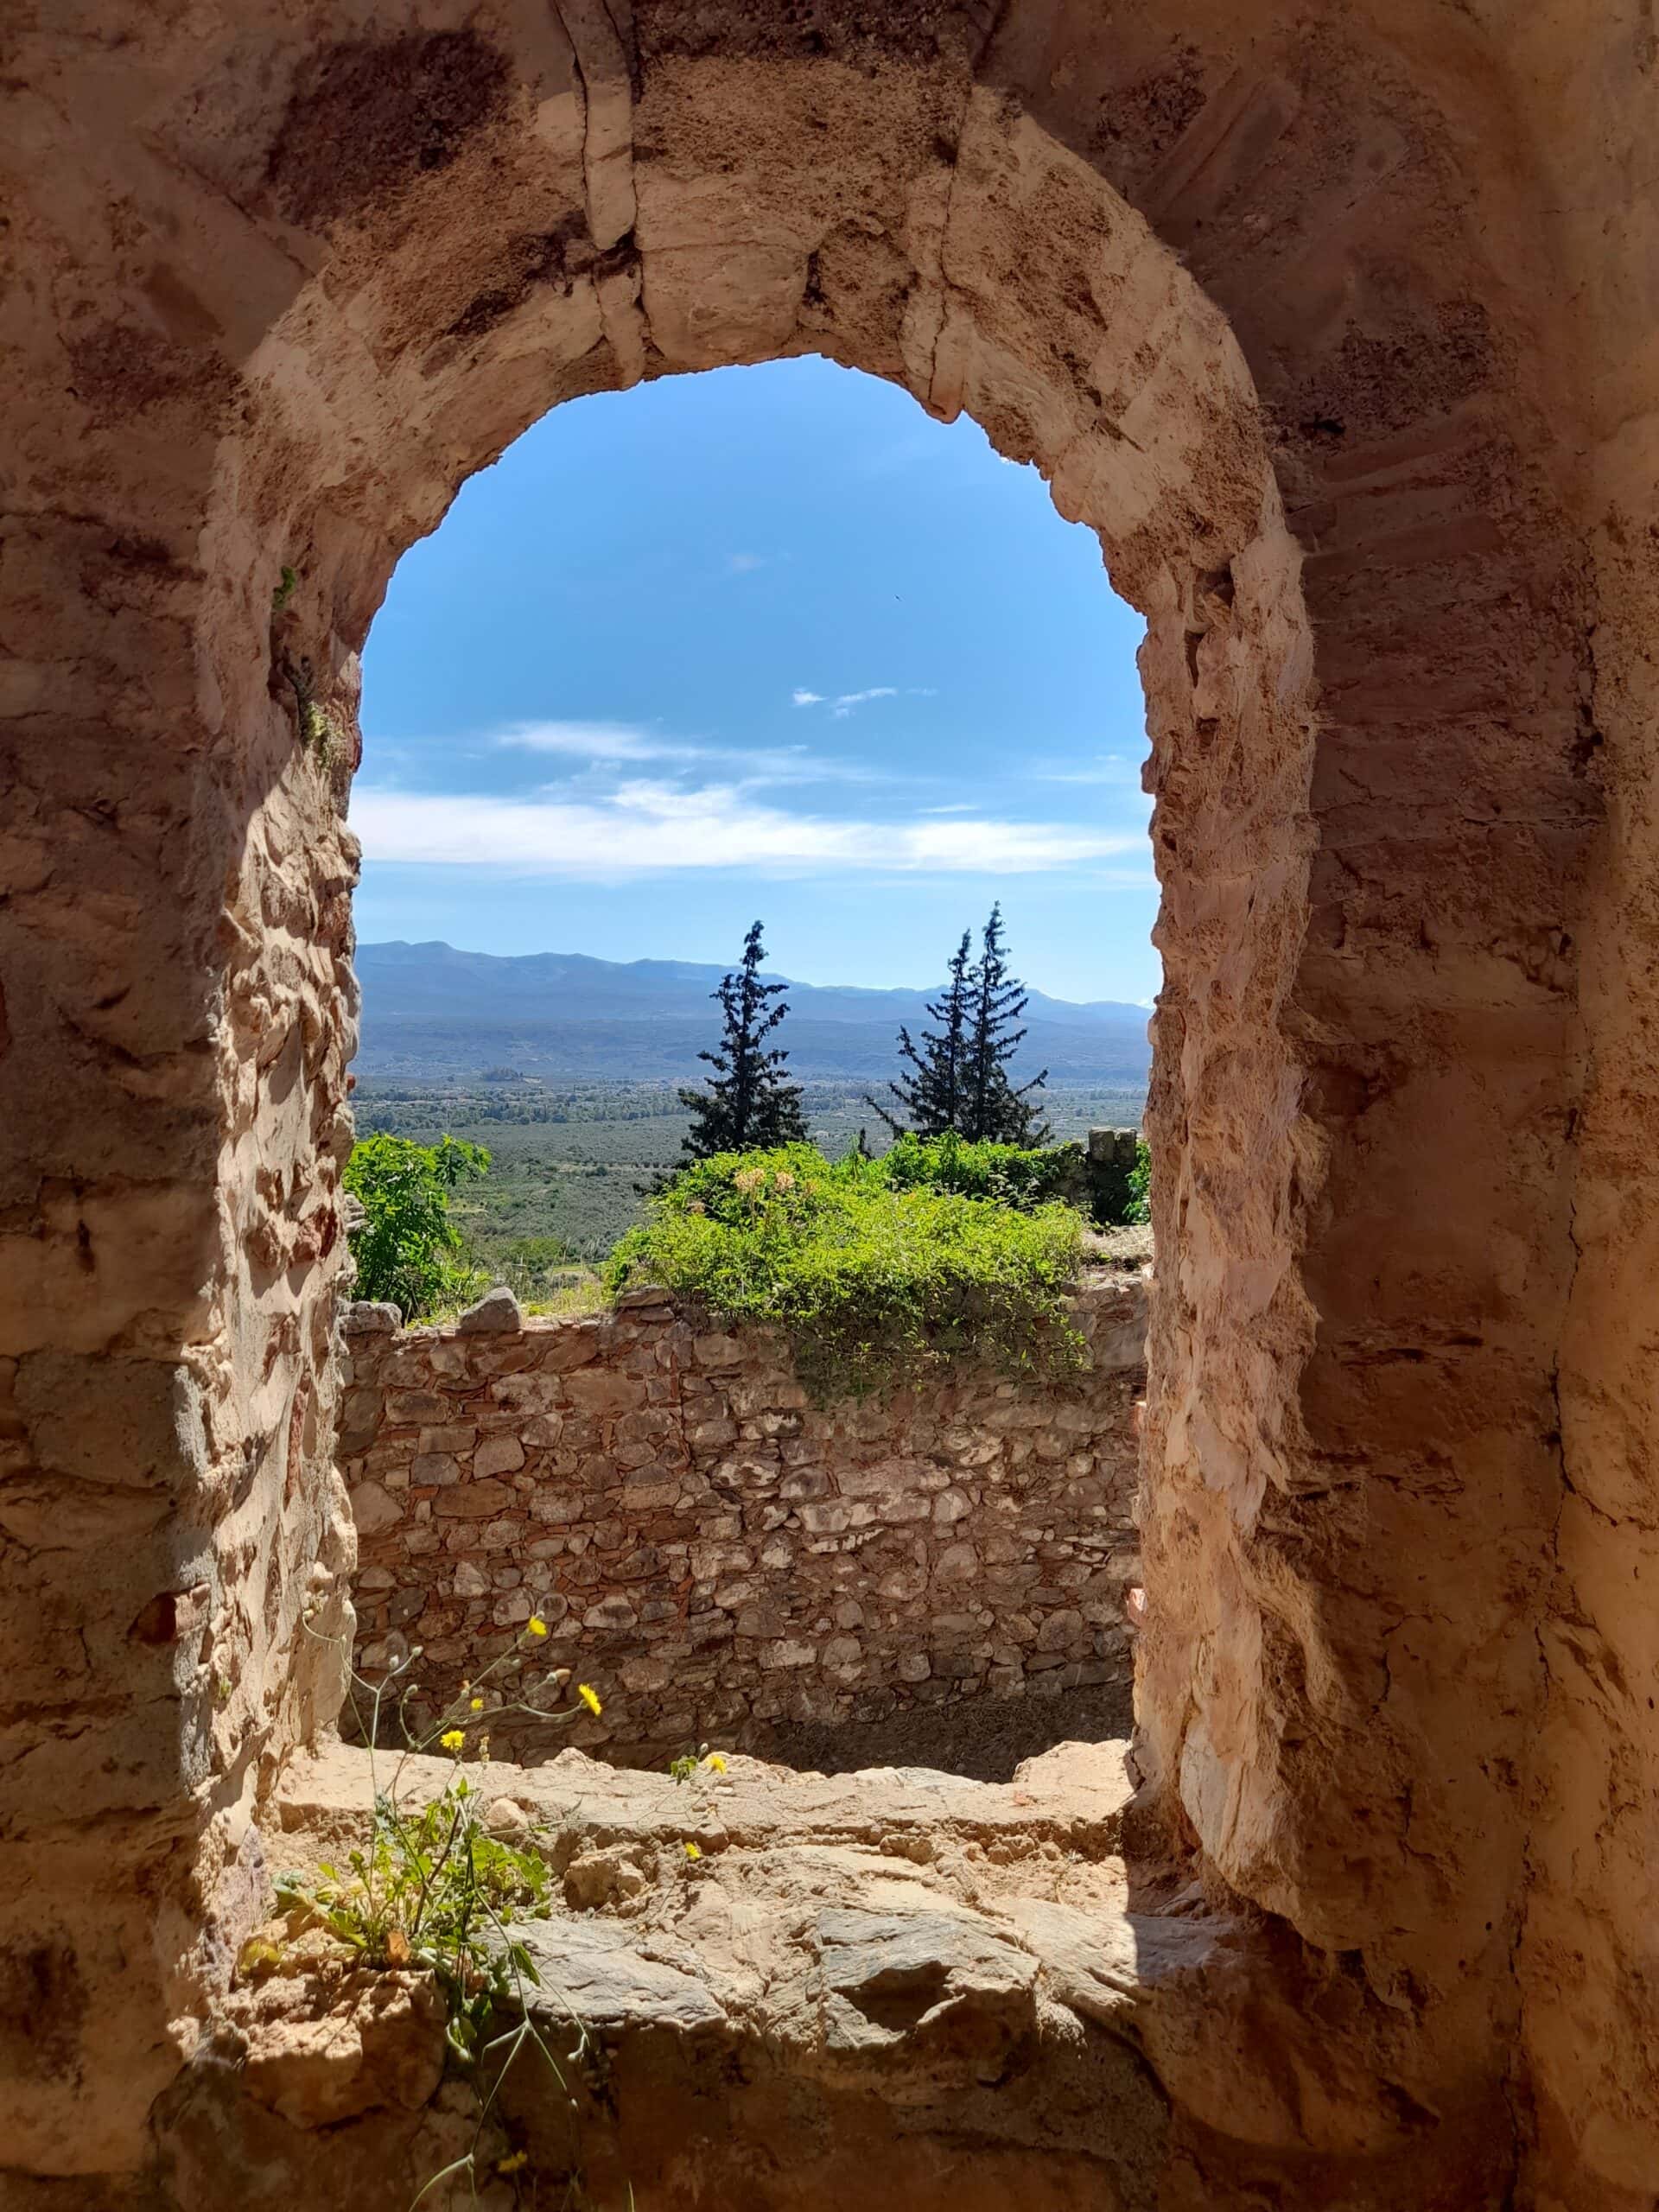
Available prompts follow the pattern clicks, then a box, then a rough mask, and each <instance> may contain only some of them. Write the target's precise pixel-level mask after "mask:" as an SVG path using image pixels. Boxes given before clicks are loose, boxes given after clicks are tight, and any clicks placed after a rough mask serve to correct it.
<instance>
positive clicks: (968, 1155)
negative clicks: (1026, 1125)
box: [875, 1129, 1083, 1210]
mask: <svg viewBox="0 0 1659 2212" xmlns="http://www.w3.org/2000/svg"><path fill="white" fill-rule="evenodd" d="M875 1164H876V1166H878V1167H879V1168H880V1171H881V1173H883V1174H884V1175H885V1176H886V1178H887V1181H888V1182H889V1183H890V1184H891V1185H893V1188H894V1189H895V1190H916V1189H920V1188H925V1189H929V1190H935V1191H955V1192H958V1193H959V1194H960V1195H961V1196H962V1197H963V1198H990V1199H993V1200H995V1202H996V1204H998V1205H1005V1206H1018V1207H1020V1208H1021V1209H1022V1210H1024V1209H1029V1208H1030V1207H1032V1206H1039V1205H1047V1204H1049V1203H1050V1202H1051V1201H1052V1200H1053V1199H1056V1198H1064V1199H1068V1200H1071V1199H1075V1198H1076V1197H1077V1195H1078V1192H1079V1190H1080V1187H1081V1185H1082V1181H1083V1154H1082V1153H1081V1152H1080V1151H1079V1149H1078V1147H1077V1146H1076V1145H1074V1144H1069V1145H1033V1146H1023V1145H1017V1144H993V1143H992V1142H990V1141H989V1140H987V1141H984V1142H983V1143H981V1144H974V1143H970V1142H969V1140H968V1138H966V1137H963V1136H958V1135H957V1133H956V1131H955V1130H954V1129H947V1130H946V1131H945V1133H944V1135H943V1136H938V1137H918V1136H916V1135H913V1134H912V1133H911V1132H910V1131H908V1130H906V1132H905V1134H904V1135H901V1136H900V1137H899V1139H898V1141H897V1142H896V1143H895V1144H894V1145H893V1148H892V1150H891V1151H889V1152H887V1153H884V1154H882V1156H881V1158H880V1160H877V1162H876V1163H875Z"/></svg>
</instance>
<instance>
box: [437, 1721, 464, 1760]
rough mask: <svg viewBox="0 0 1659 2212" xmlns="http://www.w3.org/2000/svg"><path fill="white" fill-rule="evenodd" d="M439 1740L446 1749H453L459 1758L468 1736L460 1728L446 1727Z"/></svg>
mask: <svg viewBox="0 0 1659 2212" xmlns="http://www.w3.org/2000/svg"><path fill="white" fill-rule="evenodd" d="M438 1741H439V1743H440V1744H442V1746H443V1748H444V1750H445V1751H453V1752H454V1755H455V1757H456V1758H460V1757H461V1751H462V1750H463V1748H464V1746H465V1745H466V1742H467V1738H465V1736H463V1735H462V1734H461V1731H460V1729H459V1728H446V1729H445V1730H444V1732H443V1733H442V1736H440V1737H439V1738H438Z"/></svg>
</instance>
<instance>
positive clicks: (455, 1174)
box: [341, 1136, 490, 1321]
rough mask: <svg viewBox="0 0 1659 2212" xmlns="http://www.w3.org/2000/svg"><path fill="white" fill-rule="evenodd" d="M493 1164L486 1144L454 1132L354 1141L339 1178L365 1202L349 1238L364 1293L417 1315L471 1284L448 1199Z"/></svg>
mask: <svg viewBox="0 0 1659 2212" xmlns="http://www.w3.org/2000/svg"><path fill="white" fill-rule="evenodd" d="M489 1165H490V1155H489V1154H488V1153H487V1152H486V1151H485V1149H484V1147H483V1146H482V1145H477V1144H462V1143H460V1142H458V1141H457V1140H456V1139H455V1138H454V1137H444V1138H442V1139H441V1140H440V1141H439V1142H438V1143H436V1144H416V1142H415V1141H414V1140H413V1139H412V1138H410V1137H393V1136H372V1137H365V1138H364V1139H363V1140H362V1141H361V1142H360V1143H359V1144H358V1145H357V1146H356V1147H355V1148H354V1149H353V1153H352V1156H351V1158H350V1160H347V1161H346V1173H345V1174H344V1175H343V1176H342V1177H341V1181H342V1182H343V1183H344V1184H345V1186H346V1190H347V1191H349V1192H351V1194H352V1196H353V1198H356V1199H358V1200H359V1203H360V1204H361V1205H362V1208H363V1216H364V1217H363V1219H362V1221H361V1222H360V1223H359V1224H358V1226H357V1227H356V1228H355V1229H353V1230H352V1232H351V1238H350V1242H351V1247H352V1257H353V1259H354V1260H355V1261H356V1262H357V1290H358V1295H359V1298H372V1299H384V1300H387V1301H388V1302H389V1303H390V1304H391V1305H393V1306H396V1307H397V1310H398V1312H399V1313H401V1314H402V1316H403V1318H404V1320H405V1321H412V1320H414V1319H416V1317H417V1316H418V1315H420V1314H423V1313H430V1312H431V1311H432V1309H433V1307H434V1306H438V1305H441V1304H442V1302H443V1300H444V1299H445V1297H446V1295H447V1294H456V1293H459V1292H461V1291H462V1290H464V1289H465V1288H466V1287H470V1285H471V1282H472V1274H471V1271H470V1270H467V1269H462V1268H458V1267H457V1266H456V1264H455V1254H456V1253H457V1252H458V1251H459V1250H460V1249H461V1230H460V1229H459V1228H458V1227H457V1226H456V1224H455V1223H454V1221H452V1220H451V1219H450V1216H449V1200H450V1195H451V1193H452V1192H454V1189H455V1186H456V1185H457V1184H459V1183H461V1182H463V1181H466V1180H467V1179H470V1178H471V1177H474V1176H479V1175H483V1174H486V1173H488V1170H489Z"/></svg>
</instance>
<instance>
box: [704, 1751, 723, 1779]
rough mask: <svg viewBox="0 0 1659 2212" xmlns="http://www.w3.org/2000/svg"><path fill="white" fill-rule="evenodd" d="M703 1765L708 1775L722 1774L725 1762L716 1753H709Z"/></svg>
mask: <svg viewBox="0 0 1659 2212" xmlns="http://www.w3.org/2000/svg"><path fill="white" fill-rule="evenodd" d="M703 1764H704V1766H706V1767H707V1768H708V1770H709V1773H710V1774H724V1773H725V1771H726V1762H725V1760H724V1759H723V1758H721V1756H720V1753H719V1752H718V1751H710V1752H709V1756H708V1758H706V1759H704V1761H703Z"/></svg>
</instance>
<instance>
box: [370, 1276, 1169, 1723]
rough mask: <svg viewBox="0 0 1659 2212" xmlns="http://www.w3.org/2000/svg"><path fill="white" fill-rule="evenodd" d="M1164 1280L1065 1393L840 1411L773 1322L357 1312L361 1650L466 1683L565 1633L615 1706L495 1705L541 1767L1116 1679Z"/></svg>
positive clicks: (959, 1381)
mask: <svg viewBox="0 0 1659 2212" xmlns="http://www.w3.org/2000/svg"><path fill="white" fill-rule="evenodd" d="M1146 1295H1147V1286H1146V1284H1145V1283H1144V1282H1143V1281H1141V1280H1140V1279H1139V1278H1138V1277H1127V1276H1124V1275H1122V1274H1114V1275H1111V1276H1109V1277H1105V1278H1103V1279H1101V1280H1098V1281H1094V1282H1091V1283H1090V1285H1088V1286H1087V1287H1085V1288H1084V1290H1083V1291H1082V1292H1081V1293H1080V1294H1079V1296H1078V1298H1077V1304H1076V1314H1077V1322H1078V1324H1079V1325H1080V1327H1081V1329H1082V1331H1083V1332H1084V1336H1085V1338H1086V1340H1087V1342H1088V1344H1089V1348H1090V1369H1089V1370H1088V1372H1087V1373H1086V1374H1084V1376H1081V1377H1080V1378H1079V1380H1078V1382H1077V1384H1076V1386H1075V1387H1073V1388H1071V1389H1068V1390H1065V1391H1064V1392H1056V1391H1054V1390H1053V1389H1052V1388H1048V1387H1038V1386H1035V1385H1029V1386H1028V1385H1023V1384H1020V1385H1016V1384H1015V1383H1010V1382H1007V1381H1004V1380H1002V1379H1001V1378H1000V1377H999V1376H996V1375H995V1373H992V1372H988V1371H985V1370H975V1371H971V1372H968V1373H957V1374H955V1375H953V1376H951V1378H950V1380H949V1381H944V1382H941V1383H938V1384H935V1385H932V1386H931V1387H929V1388H927V1389H922V1390H917V1391H912V1392H905V1393H901V1394H899V1395H896V1396H895V1397H893V1399H892V1400H891V1401H888V1402H843V1403H840V1404H835V1405H831V1406H829V1407H827V1408H818V1407H815V1406H814V1405H812V1404H810V1402H809V1401H808V1398H807V1395H806V1392H805V1391H804V1389H803V1388H802V1386H801V1384H800V1383H798V1381H797V1380H796V1377H795V1375H794V1371H793V1369H792V1367H791V1363H790V1359H789V1355H788V1349H787V1346H786V1345H785V1344H784V1343H782V1342H781V1341H780V1340H779V1338H777V1337H776V1336H775V1335H772V1334H771V1333H770V1332H764V1331H759V1330H745V1331H743V1332H741V1333H738V1334H731V1333H728V1332H726V1331H725V1330H722V1329H721V1328H719V1327H717V1326H715V1325H713V1324H712V1323H710V1322H709V1320H708V1319H706V1318H699V1317H698V1316H697V1315H696V1314H695V1313H691V1312H690V1311H686V1310H683V1309H682V1308H680V1307H678V1306H676V1305H674V1304H671V1303H668V1302H665V1301H664V1299H663V1298H662V1297H661V1295H660V1294H657V1293H654V1292H645V1293H636V1294H631V1295H630V1296H629V1297H628V1298H627V1299H626V1300H625V1301H624V1303H623V1305H622V1306H621V1307H620V1309H619V1310H618V1311H617V1312H615V1313H605V1314H602V1315H597V1316H594V1317H591V1318H587V1319H579V1320H563V1321H531V1322H528V1323H526V1324H524V1325H523V1326H522V1327H520V1328H518V1329H509V1330H506V1331H504V1332H498V1331H488V1332H473V1331H469V1330H467V1329H466V1328H457V1327H447V1328H429V1329H414V1330H408V1331H401V1330H398V1329H397V1328H396V1327H395V1315H394V1313H393V1312H392V1309H391V1308H390V1307H387V1306H353V1307H351V1308H349V1309H347V1312H346V1318H345V1336H346V1345H347V1347H348V1355H349V1360H350V1377H349V1384H348V1388H347V1392H346V1399H345V1407H344V1415H343V1421H344V1427H343V1431H342V1438H341V1450H342V1454H343V1457H344V1472H345V1476H346V1482H347V1484H349V1485H350V1488H351V1493H352V1501H353V1507H354V1510H355V1513H356V1518H357V1528H358V1538H359V1561H360V1564H359V1573H358V1579H357V1607H358V1619H359V1641H358V1647H357V1663H358V1666H359V1669H361V1670H362V1672H363V1673H364V1674H365V1676H366V1677H367V1678H369V1679H370V1680H372V1681H378V1680H379V1679H381V1678H383V1677H384V1676H385V1674H386V1672H387V1670H388V1669H391V1668H393V1667H395V1666H396V1664H397V1662H398V1661H399V1660H400V1659H402V1658H403V1657H404V1656H405V1655H406V1654H407V1653H408V1651H409V1649H410V1646H411V1645H412V1644H418V1645H419V1646H420V1647H421V1650H420V1656H419V1659H418V1661H416V1662H415V1663H414V1664H413V1665H412V1666H411V1667H410V1669H409V1675H410V1679H411V1680H416V1681H418V1682H419V1684H420V1685H421V1688H422V1691H423V1694H424V1693H425V1692H427V1691H429V1692H430V1694H432V1695H433V1696H434V1697H435V1698H438V1699H447V1698H448V1696H450V1695H452V1694H454V1692H455V1691H456V1690H458V1688H459V1687H460V1684H461V1681H462V1680H463V1678H470V1677H475V1676H476V1675H478V1674H479V1673H480V1669H482V1667H483V1666H484V1665H485V1663H486V1662H487V1661H488V1660H489V1659H490V1658H491V1657H492V1656H493V1655H494V1654H495V1653H496V1652H498V1651H499V1650H500V1649H502V1648H503V1647H504V1646H505V1644H507V1643H509V1642H510V1641H511V1640H512V1637H513V1636H514V1634H515V1633H516V1632H517V1631H518V1630H522V1628H523V1627H524V1624H525V1623H526V1622H528V1621H529V1620H530V1619H531V1617H532V1616H534V1617H536V1618H539V1619H542V1620H544V1621H545V1622H546V1623H547V1625H548V1630H549V1633H548V1637H547V1641H546V1643H545V1646H543V1647H538V1650H539V1649H544V1650H545V1652H546V1654H547V1659H548V1664H549V1665H550V1666H552V1667H562V1666H569V1667H570V1668H572V1669H574V1670H575V1673H576V1675H577V1676H578V1678H579V1679H581V1680H582V1681H591V1682H592V1683H593V1684H594V1685H595V1687H596V1688H598V1689H599V1690H600V1692H601V1696H602V1698H603V1700H604V1705H605V1710H604V1713H603V1714H602V1715H601V1716H600V1717H598V1718H593V1717H589V1716H588V1715H585V1714H584V1715H583V1717H582V1719H581V1721H580V1722H579V1723H578V1724H576V1725H575V1732H574V1736H573V1734H572V1733H571V1732H569V1731H568V1730H566V1729H564V1728H556V1729H552V1728H549V1727H547V1726H544V1725H543V1724H540V1723H537V1722H534V1721H524V1720H522V1719H520V1720H517V1721H515V1720H514V1719H512V1718H510V1717H508V1716H506V1715H501V1714H498V1715H497V1716H496V1717H494V1718H493V1719H489V1720H488V1723H487V1725H488V1728H489V1733H490V1738H491V1742H492V1745H493V1749H494V1750H495V1751H497V1752H498V1753H499V1754H503V1755H507V1756H512V1757H518V1758H526V1759H535V1758H537V1757H541V1756H551V1755H553V1754H554V1753H556V1752H557V1751H560V1750H562V1749H563V1747H564V1745H566V1744H567V1743H569V1742H571V1741H572V1740H574V1741H575V1742H576V1743H578V1744H581V1745H586V1746H589V1747H593V1746H597V1745H605V1746H606V1747H607V1752H608V1754H609V1756H611V1757H612V1758H622V1759H624V1760H635V1759H638V1760H654V1759H657V1758H662V1757H664V1756H672V1755H673V1754H675V1753H677V1752H678V1751H682V1750H683V1749H684V1748H685V1746H686V1745H689V1744H694V1743H700V1742H703V1741H709V1742H714V1743H718V1744H721V1745H727V1746H733V1745H736V1746H740V1747H745V1748H747V1747H751V1746H755V1745H764V1744H765V1742H766V1734H767V1731H768V1729H769V1728H770V1727H771V1726H773V1725H775V1724H778V1723H780V1722H781V1723H787V1722H789V1721H800V1720H810V1721H817V1722H825V1721H829V1722H834V1721H844V1720H869V1719H880V1718H884V1717H886V1716H887V1715H888V1714H890V1713H894V1712H896V1711H898V1710H899V1709H900V1708H902V1707H909V1706H919V1705H927V1704H934V1703H938V1702H942V1701H944V1700H952V1699H956V1698H959V1697H964V1696H971V1695H975V1694H991V1695H994V1696H1001V1697H1020V1696H1026V1695H1039V1694H1045V1693H1051V1694H1052V1693H1053V1692H1055V1691H1058V1690H1059V1689H1061V1688H1070V1687H1073V1686H1077V1685H1080V1684H1089V1683H1104V1682H1110V1681H1122V1680H1127V1678H1128V1674H1129V1671H1130V1669H1129V1659H1128V1649H1127V1641H1126V1634H1125V1629H1124V1624H1123V1620H1124V1607H1123V1590H1124V1586H1125V1585H1126V1584H1127V1583H1129V1582H1132V1581H1134V1580H1135V1579H1136V1577H1137V1574H1138V1559H1137V1554H1136V1548H1135V1529H1134V1525H1133V1520H1132V1510H1133V1503H1134V1492H1135V1463H1136V1429H1137V1421H1136V1408H1137V1403H1138V1401H1139V1400H1140V1397H1141V1392H1142V1389H1143V1388H1144V1383H1145V1369H1144V1365H1143V1361H1144V1350H1143V1346H1144V1341H1145V1335H1146ZM504 1679H505V1678H504ZM494 1701H495V1699H494V1694H493V1693H492V1696H491V1702H492V1704H493V1703H494Z"/></svg>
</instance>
